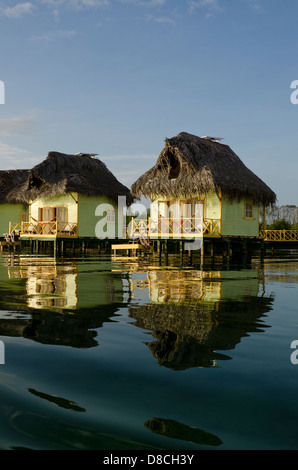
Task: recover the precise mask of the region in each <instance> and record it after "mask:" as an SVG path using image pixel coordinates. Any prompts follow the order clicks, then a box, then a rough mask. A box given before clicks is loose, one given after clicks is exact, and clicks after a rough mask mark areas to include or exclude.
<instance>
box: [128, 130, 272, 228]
mask: <svg viewBox="0 0 298 470" xmlns="http://www.w3.org/2000/svg"><path fill="white" fill-rule="evenodd" d="M131 193H132V195H133V196H134V197H136V198H140V197H141V196H145V197H148V198H150V199H151V201H153V202H156V204H155V205H154V207H155V212H154V214H151V216H152V217H153V219H156V222H155V226H156V227H157V218H159V217H162V219H163V220H164V221H168V224H169V227H170V223H171V221H172V225H173V221H174V224H175V220H178V219H189V224H190V225H189V227H192V228H191V230H192V231H193V232H195V229H196V217H198V214H199V213H201V214H202V216H203V219H204V235H208V236H221V235H226V236H258V233H259V207H260V206H263V207H266V206H268V205H270V204H273V203H274V202H275V201H276V195H275V193H274V192H273V191H272V190H271V189H270V188H269V187H268V186H267V185H266V184H265V183H264V182H263V181H262V180H261V179H260V178H259V177H258V176H256V175H255V174H254V173H253V172H252V171H251V170H249V169H248V168H247V167H246V166H245V165H244V163H243V162H242V161H241V160H240V158H239V157H238V156H237V155H236V154H235V153H234V152H233V150H231V148H230V147H229V146H227V145H224V144H221V143H220V142H219V141H218V139H216V138H211V137H197V136H195V135H192V134H188V133H186V132H182V133H180V134H178V135H177V136H175V137H173V138H171V139H166V141H165V146H164V148H163V150H162V151H161V153H160V155H159V157H158V159H157V162H156V164H155V165H154V167H153V168H151V169H150V170H148V171H147V172H146V173H144V174H143V175H142V176H141V177H140V178H139V179H138V180H137V181H136V182H135V183H134V184H133V185H132V187H131ZM200 205H201V206H200ZM182 206H184V207H182ZM173 207H174V209H173ZM198 207H199V209H198ZM196 214H197V215H196ZM169 230H170V229H169Z"/></svg>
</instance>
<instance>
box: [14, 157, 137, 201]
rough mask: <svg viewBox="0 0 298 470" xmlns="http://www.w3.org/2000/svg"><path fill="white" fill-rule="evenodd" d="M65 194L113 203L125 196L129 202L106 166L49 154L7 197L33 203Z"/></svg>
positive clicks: (81, 158) (87, 160) (128, 199)
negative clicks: (70, 193) (108, 200)
mask: <svg viewBox="0 0 298 470" xmlns="http://www.w3.org/2000/svg"><path fill="white" fill-rule="evenodd" d="M69 192H77V193H80V194H85V195H88V196H103V195H105V196H108V197H110V198H111V199H113V200H115V201H117V200H118V196H126V202H127V204H130V203H131V202H132V197H131V194H130V192H129V189H128V188H127V187H126V186H124V185H123V184H122V183H120V182H119V181H118V180H117V178H116V177H115V176H114V175H113V174H112V173H111V172H110V170H108V169H107V167H106V165H105V164H104V163H103V162H102V161H100V160H99V159H97V158H92V157H91V156H90V155H68V154H64V153H59V152H49V154H48V157H47V158H46V159H45V160H44V161H43V162H41V163H40V164H38V165H36V166H35V167H34V168H33V169H32V170H31V171H30V173H29V176H28V178H27V180H26V181H25V183H24V184H22V185H21V186H19V187H18V188H17V189H16V190H14V191H13V192H11V193H10V198H11V200H13V201H18V200H19V199H25V200H26V201H30V200H34V199H36V198H38V197H51V196H57V195H60V194H67V193H69Z"/></svg>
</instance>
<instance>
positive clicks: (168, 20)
mask: <svg viewBox="0 0 298 470" xmlns="http://www.w3.org/2000/svg"><path fill="white" fill-rule="evenodd" d="M141 19H143V20H144V21H154V22H155V23H169V24H173V25H175V24H176V22H175V21H174V20H173V19H172V18H170V17H168V16H153V15H147V16H145V18H141Z"/></svg>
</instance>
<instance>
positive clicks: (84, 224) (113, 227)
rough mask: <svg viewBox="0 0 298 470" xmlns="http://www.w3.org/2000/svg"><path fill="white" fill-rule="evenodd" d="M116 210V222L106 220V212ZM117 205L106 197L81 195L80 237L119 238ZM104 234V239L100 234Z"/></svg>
mask: <svg viewBox="0 0 298 470" xmlns="http://www.w3.org/2000/svg"><path fill="white" fill-rule="evenodd" d="M113 208H114V210H115V222H114V223H113V222H112V221H111V222H108V223H107V220H106V210H107V209H108V210H112V209H113ZM117 230H118V221H117V205H116V204H115V203H114V202H113V201H111V199H109V198H107V197H106V196H86V195H83V194H79V237H96V238H105V237H107V238H117ZM99 233H102V234H103V236H102V237H98V234H99Z"/></svg>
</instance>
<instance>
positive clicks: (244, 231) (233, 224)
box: [221, 197, 259, 237]
mask: <svg viewBox="0 0 298 470" xmlns="http://www.w3.org/2000/svg"><path fill="white" fill-rule="evenodd" d="M221 233H222V235H228V236H229V235H230V236H239V237H241V236H242V237H257V236H258V235H259V207H258V205H256V204H255V205H254V208H253V218H252V219H249V220H248V219H245V201H244V200H241V201H240V202H238V201H229V200H227V199H225V198H224V197H223V198H222V229H221Z"/></svg>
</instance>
